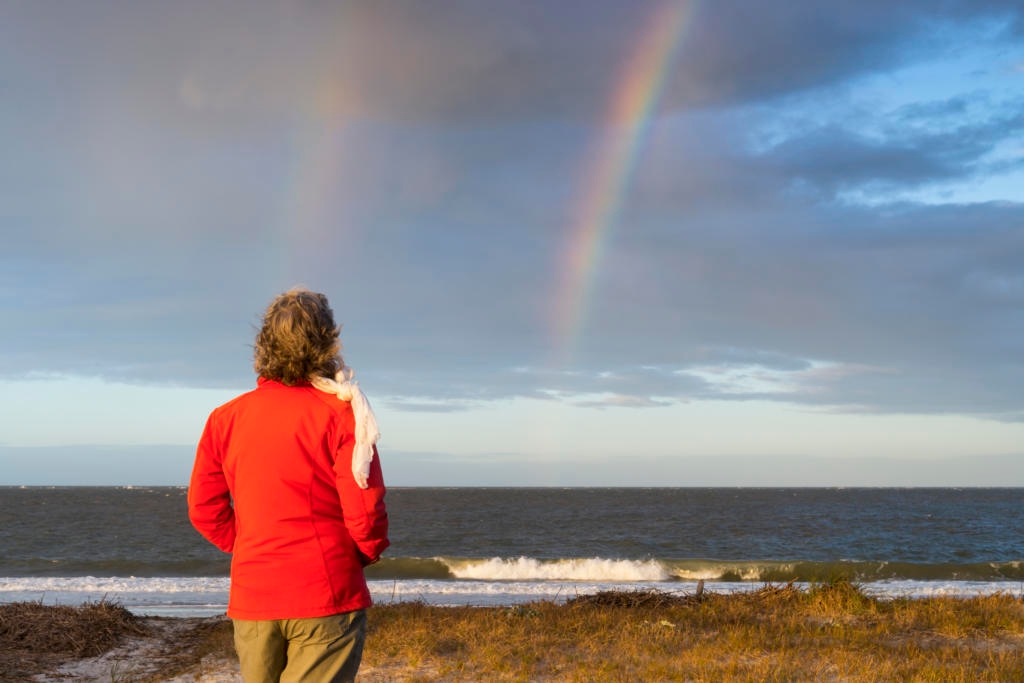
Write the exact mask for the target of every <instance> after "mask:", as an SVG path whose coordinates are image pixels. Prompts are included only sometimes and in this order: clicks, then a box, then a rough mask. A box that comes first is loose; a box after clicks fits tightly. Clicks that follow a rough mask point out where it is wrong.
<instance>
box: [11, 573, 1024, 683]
mask: <svg viewBox="0 0 1024 683" xmlns="http://www.w3.org/2000/svg"><path fill="white" fill-rule="evenodd" d="M83 609H84V608H83ZM29 618H39V617H38V616H33V615H29ZM0 623H3V622H0ZM369 623H370V626H369V633H368V636H367V642H366V650H365V653H364V656H363V667H362V670H361V673H360V676H359V680H360V681H370V682H378V681H403V682H421V681H422V682H426V681H439V680H442V681H602V682H603V681H880V680H905V681H1020V680H1024V601H1022V600H1021V598H1020V597H1019V596H1017V595H1011V594H1009V593H1003V594H997V595H989V596H977V597H967V598H952V597H938V598H916V599H894V600H878V599H875V598H872V597H870V596H868V595H866V594H865V593H864V592H863V591H862V590H861V589H860V588H859V587H858V586H856V585H855V584H852V583H850V582H848V581H844V580H837V581H831V582H828V583H823V584H819V585H814V586H811V587H810V588H805V589H804V588H798V587H795V586H793V585H766V586H763V587H761V588H760V589H759V590H753V591H750V592H746V593H734V594H727V595H726V594H716V593H710V592H709V593H703V594H700V595H696V594H682V593H678V594H673V593H665V592H658V591H638V592H609V593H598V594H596V595H587V596H579V597H577V598H574V599H571V600H568V601H566V602H561V603H555V602H536V603H530V604H525V605H518V606H514V607H436V606H431V605H427V604H424V603H421V602H412V603H409V602H404V603H395V604H385V605H378V606H376V607H374V608H373V609H372V610H371V612H370V622H369ZM201 625H202V632H201V633H199V632H196V633H195V634H194V637H192V638H191V639H190V640H189V644H188V645H187V646H186V647H181V648H179V649H178V657H177V659H175V661H174V662H173V663H169V664H168V668H165V670H163V671H161V672H160V673H159V674H155V675H152V676H150V677H147V678H146V680H150V681H157V680H167V678H169V677H170V676H171V675H172V674H173V675H178V674H180V673H181V672H183V671H187V670H189V668H190V667H195V666H198V665H199V662H200V661H205V662H209V661H210V659H211V658H213V659H214V660H217V659H219V660H222V661H231V660H232V659H233V657H234V654H233V652H232V642H231V625H230V622H228V621H227V620H215V621H212V622H211V621H210V620H201ZM3 633H4V632H3V631H0V637H2V638H7V636H6V635H2V634H3ZM126 633H127V632H126ZM104 642H107V641H104ZM7 646H8V643H7V641H6V640H0V649H6V648H7ZM76 651H81V650H76Z"/></svg>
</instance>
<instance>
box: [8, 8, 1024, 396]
mask: <svg viewBox="0 0 1024 683" xmlns="http://www.w3.org/2000/svg"><path fill="white" fill-rule="evenodd" d="M933 5H934V4H933V3H928V4H925V3H900V4H899V5H898V6H892V5H891V3H880V2H867V3H859V4H858V5H857V6H856V7H849V8H846V9H844V11H843V12H836V11H834V8H831V7H825V6H823V5H821V4H820V3H805V2H794V3H786V5H785V6H784V7H780V6H768V5H762V4H759V3H743V4H742V5H737V4H736V3H731V2H717V3H716V2H704V3H696V4H695V5H694V7H693V9H692V14H691V17H690V19H689V23H688V27H687V28H686V31H685V34H684V36H683V38H682V42H681V43H680V46H679V50H678V53H677V63H676V64H675V66H674V68H673V69H672V70H671V73H670V74H669V77H668V80H667V82H666V83H665V90H664V94H663V99H662V107H661V109H660V110H659V117H658V118H657V119H656V120H655V121H653V122H652V124H651V127H650V129H649V131H648V136H647V137H646V138H645V139H644V140H643V141H642V142H643V143H644V144H642V145H641V146H640V148H638V158H637V164H636V169H635V174H634V175H632V176H630V177H629V181H630V182H629V183H627V184H626V185H625V186H624V187H623V195H622V206H621V212H620V214H619V215H618V216H617V217H616V221H615V224H614V227H613V229H612V230H610V231H609V233H608V236H607V239H606V241H605V242H604V243H602V244H601V245H599V246H600V247H601V248H602V250H603V251H602V256H601V259H600V262H599V264H598V266H597V268H596V270H595V271H594V273H593V282H592V287H591V289H590V290H589V291H590V292H591V294H590V295H589V297H588V299H587V300H585V301H582V300H581V301H579V302H575V303H576V304H577V305H578V306H579V307H580V310H583V311H585V313H584V315H583V318H584V325H583V326H582V329H581V331H580V333H579V335H578V336H577V337H575V338H573V339H569V340H566V339H557V338H555V336H554V334H553V331H552V325H551V310H552V302H553V301H554V300H556V299H557V297H558V295H559V290H558V288H559V286H560V283H561V282H563V276H564V274H565V271H566V269H567V267H568V265H567V261H566V251H567V249H566V242H567V240H568V239H569V237H568V236H569V235H570V234H572V233H573V228H574V227H576V226H575V225H574V223H573V220H574V217H575V216H576V215H577V214H578V211H579V205H580V204H581V203H582V202H584V201H585V200H586V198H585V197H582V196H581V194H582V191H581V187H582V186H583V183H584V181H583V179H584V178H585V177H586V176H587V173H588V172H589V171H590V170H592V169H589V168H588V167H587V165H586V164H587V160H588V159H589V158H591V157H592V153H593V146H594V144H595V142H596V141H598V140H602V139H605V136H609V135H613V134H615V131H611V130H608V129H606V128H604V127H603V125H602V124H603V118H604V117H605V116H606V114H605V112H606V111H607V105H608V102H609V100H610V99H611V97H612V96H613V93H614V91H615V88H616V87H617V83H618V78H619V76H618V74H619V73H621V68H622V65H623V63H624V61H625V59H626V56H627V55H628V54H629V53H630V51H631V49H632V48H634V47H635V44H636V42H637V40H638V36H639V35H640V33H641V31H642V29H643V26H644V25H645V22H646V21H647V20H648V11H649V10H650V5H649V4H645V3H631V2H594V3H587V4H586V6H585V7H584V6H583V5H581V4H580V3H572V2H570V3H541V2H515V3H508V2H494V3H466V2H447V1H446V2H436V3H428V4H423V3H411V2H398V3H386V4H384V3H379V2H372V3H370V2H351V3H344V4H339V5H332V4H327V5H316V4H280V3H267V4H247V5H246V6H245V8H244V11H243V10H240V9H239V8H238V7H233V6H231V5H223V4H215V5H211V4H208V3H199V4H196V5H193V6H191V7H189V8H183V7H182V6H181V5H168V4H161V3H152V4H146V3H134V4H132V5H131V6H119V7H117V8H116V15H117V19H118V21H117V22H116V29H115V28H113V26H114V24H113V23H112V22H111V21H110V17H111V16H112V14H111V13H112V12H113V11H114V8H112V7H101V8H100V9H96V8H93V7H90V8H85V7H80V6H76V5H70V6H68V7H63V8H62V9H61V12H59V13H55V12H54V11H53V10H52V8H51V7H49V6H47V5H45V4H40V3H20V4H13V5H12V4H8V5H6V6H5V7H4V8H3V9H0V56H2V57H3V59H0V80H2V81H3V82H4V84H5V89H6V90H5V105H6V106H5V107H4V108H3V110H2V111H0V124H2V126H0V130H3V131H4V132H3V133H2V136H3V137H2V142H3V144H4V148H5V150H6V151H5V155H4V157H3V158H2V159H0V228H2V230H3V234H4V236H5V249H4V251H3V253H2V254H0V304H2V306H3V311H4V315H5V324H6V325H7V329H10V330H13V331H14V332H12V333H10V334H7V335H5V337H4V340H3V342H2V346H0V377H5V378H12V377H25V376H30V375H32V374H33V373H56V374H60V375H79V376H83V375H84V376H99V377H104V378H106V379H110V380H115V381H130V382H141V383H176V384H183V385H188V386H231V387H236V386H247V385H248V384H249V383H251V382H252V371H251V349H250V347H249V344H250V343H251V338H252V332H253V329H252V326H253V324H254V323H255V322H256V321H257V319H258V315H259V312H260V311H261V310H262V308H263V306H265V304H266V302H267V301H268V300H269V299H270V298H271V297H272V296H273V295H274V294H276V293H278V292H280V291H283V290H284V289H287V288H288V287H290V286H292V285H294V284H296V283H298V282H301V283H304V284H306V285H308V286H310V287H312V288H314V289H319V290H322V291H325V292H327V293H328V294H329V295H330V296H331V299H332V302H333V303H334V307H335V310H336V312H337V314H338V317H339V319H340V320H341V321H342V322H343V323H344V325H345V327H344V329H343V340H344V343H345V354H346V357H347V358H348V359H349V360H350V361H351V362H352V363H353V365H355V366H356V368H357V369H358V370H359V372H360V377H361V378H362V377H365V378H366V380H367V385H371V384H372V385H373V386H374V390H373V392H372V393H373V395H375V396H376V395H379V396H386V397H389V399H390V400H391V401H393V403H392V405H393V406H394V407H396V408H397V409H403V410H420V411H422V410H432V411H451V410H459V409H462V408H464V407H466V406H473V405H479V403H481V402H485V401H496V400H503V399H509V398H515V397H526V398H531V399H536V400H549V401H551V400H561V401H567V402H573V403H577V404H586V405H593V406H607V405H612V404H617V405H632V406H637V407H645V406H646V407H656V406H659V405H664V404H665V403H666V402H673V401H687V400H699V399H720V400H751V399H753V398H763V399H768V400H781V401H789V402H796V403H803V404H807V405H813V406H823V407H827V406H836V405H839V406H843V407H844V408H845V409H858V410H872V411H883V412H899V411H924V412H942V411H963V412H969V413H972V414H988V415H1002V416H1007V415H1010V416H1012V415H1017V414H1019V413H1020V411H1021V408H1022V406H1021V396H1020V391H1019V388H1018V387H1019V386H1021V382H1022V380H1024V377H1021V374H1022V372H1024V371H1022V368H1021V366H1020V362H1019V358H1020V357H1021V356H1020V353H1021V346H1020V344H1021V342H1020V335H1019V331H1020V329H1021V324H1022V321H1021V306H1020V303H1021V296H1022V294H1021V283H1020V277H1019V273H1020V272H1024V236H1022V233H1021V229H1020V227H1019V226H1021V225H1024V220H1022V219H1024V215H1022V212H1024V209H1022V207H1021V205H1020V204H1019V203H1015V201H1019V199H1020V198H1019V197H1016V196H1012V197H1006V198H1005V199H1007V200H1009V201H1006V202H1003V203H995V202H993V203H984V204H976V205H947V206H942V207H929V206H922V205H918V204H911V203H901V202H898V201H895V200H894V199H893V197H892V196H891V195H893V194H898V192H900V191H904V190H909V189H919V188H924V187H931V186H934V185H936V184H942V183H949V182H962V181H967V180H971V179H976V178H979V177H986V176H988V175H991V174H994V173H997V172H1000V173H1001V172H1010V171H1012V170H1013V169H1014V168H1016V167H1014V166H1013V164H1012V163H1011V162H1008V161H1006V160H1005V159H1004V160H1003V161H999V160H998V159H995V158H993V156H994V153H993V150H996V149H998V148H999V146H1000V145H1005V144H1008V141H1009V142H1012V141H1013V140H1016V139H1018V138H1019V136H1020V134H1021V130H1022V128H1024V119H1022V117H1021V116H1020V114H1019V113H1017V112H1019V111H1020V104H1021V103H1020V102H1019V101H1010V100H1000V99H999V98H998V97H997V96H996V95H993V94H992V93H991V92H987V91H983V92H976V91H972V92H970V93H959V94H957V95H954V96H950V97H944V96H937V97H931V96H929V97H927V98H925V97H922V98H920V101H918V102H916V103H914V104H910V105H901V106H895V105H894V106H886V107H879V108H876V109H870V108H869V107H867V106H866V105H864V104H863V103H857V102H855V101H854V98H852V96H850V97H848V98H847V99H840V100H838V101H837V102H832V103H831V104H829V102H830V100H829V99H828V98H830V97H832V96H833V95H835V94H836V93H837V92H848V91H849V89H850V88H853V87H854V86H855V85H856V83H857V82H858V79H863V78H865V77H866V76H869V75H872V74H879V73H886V72H887V71H888V70H892V69H895V68H898V67H901V66H905V65H908V64H913V63H915V62H916V61H918V60H923V59H926V58H929V57H930V56H934V55H936V54H938V55H941V54H945V51H946V50H947V49H948V48H947V47H945V46H946V43H944V42H943V40H939V38H940V37H950V35H953V34H955V35H954V36H953V37H955V38H956V39H957V40H956V41H953V42H954V43H956V44H957V45H961V44H966V43H969V42H970V40H972V39H973V38H974V37H976V33H975V32H974V28H973V27H975V26H978V25H985V26H989V25H997V26H998V30H997V31H996V32H995V38H994V40H995V41H996V42H998V41H999V40H1003V41H1011V40H1013V39H1014V37H1015V36H1018V35H1019V32H1020V29H1021V24H1020V22H1019V20H1015V19H1014V16H1016V15H1014V14H1013V11H1014V10H1015V8H1014V6H1013V5H1007V4H1002V3H996V2H993V3H946V4H943V6H942V7H941V8H935V7H934V6H933ZM581 8H582V9H581ZM186 10H187V11H186ZM880 17H884V21H880ZM156 29H159V30H156ZM851 103H853V104H857V106H856V107H854V106H850V107H847V106H846V105H847V104H851ZM816 107H817V108H820V109H821V111H820V112H815V111H812V113H813V114H814V116H810V115H809V114H808V111H809V110H814V109H815V108H816ZM822 119H824V120H822ZM1000 163H1002V164H1004V165H1003V166H1000V165H999V164H1000ZM856 192H863V193H867V194H870V195H871V196H872V198H873V199H875V200H876V202H875V204H874V205H871V206H867V205H864V204H859V205H858V204H857V203H856V202H852V201H839V200H843V199H844V198H846V195H847V194H849V193H856ZM844 193H846V194H844ZM887 193H888V194H887ZM515 368H519V370H515Z"/></svg>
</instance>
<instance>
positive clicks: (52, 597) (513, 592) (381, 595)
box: [0, 563, 1024, 617]
mask: <svg viewBox="0 0 1024 683" xmlns="http://www.w3.org/2000/svg"><path fill="white" fill-rule="evenodd" d="M640 564H642V563H640ZM587 575H588V576H593V575H594V574H593V573H590V574H587ZM369 585H370V592H371V594H372V595H373V599H374V602H376V603H378V604H388V603H391V602H409V601H413V600H422V601H423V602H426V603H427V604H430V605H438V606H455V605H488V606H510V605H517V604H522V603H526V602H533V601H538V600H550V601H555V602H558V601H564V600H568V599H571V598H574V597H576V596H578V595H588V594H592V593H596V592H599V591H606V590H620V591H634V590H642V589H651V588H653V589H656V590H661V591H665V592H670V593H675V594H692V593H693V592H695V591H696V589H697V583H696V581H678V580H676V581H672V580H669V581H665V580H650V579H645V578H641V579H622V580H603V581H599V580H594V579H592V578H588V579H551V580H540V579H539V578H538V577H534V578H532V579H523V578H519V579H512V580H508V579H488V580H477V579H459V580H451V579H447V580H439V579H397V580H388V579H378V580H373V581H370V582H369ZM763 585H764V584H763V583H760V582H757V581H705V590H707V591H710V592H714V593H723V594H729V593H739V592H744V591H753V590H758V589H760V588H761V587H762V586H763ZM796 585H797V586H798V587H800V588H806V587H807V584H802V583H797V584H796ZM861 586H862V588H863V590H864V591H865V593H867V594H869V595H872V596H875V597H878V598H882V599H887V598H900V597H907V598H927V597H938V596H951V597H971V596H975V595H991V594H993V593H1010V594H1013V595H1017V596H1020V595H1022V594H1024V584H1021V583H1020V582H1015V581H911V580H898V581H876V582H871V583H864V584H861ZM103 599H106V600H111V601H117V602H119V603H120V604H122V605H124V606H125V607H126V608H128V609H129V610H131V611H133V612H135V613H137V614H143V615H157V616H180V617H185V616H210V615H214V614H223V613H224V611H225V609H226V608H227V601H228V579H227V578H226V577H157V578H135V577H128V578H122V577H92V576H82V577H45V578H0V603H2V602H18V601H37V602H40V601H41V602H43V603H45V604H62V605H76V604H81V603H83V602H88V601H97V600H103Z"/></svg>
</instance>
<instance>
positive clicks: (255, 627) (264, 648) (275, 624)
mask: <svg viewBox="0 0 1024 683" xmlns="http://www.w3.org/2000/svg"><path fill="white" fill-rule="evenodd" d="M233 621H234V624H235V650H236V651H237V652H238V661H239V663H240V664H241V666H242V678H243V679H244V680H245V683H300V682H303V683H305V682H310V683H312V682H314V681H315V682H316V683H319V682H320V681H323V682H324V683H328V682H330V683H342V682H346V681H354V680H355V679H356V672H357V671H358V670H359V662H360V660H361V659H362V658H363V641H364V640H365V639H366V610H356V611H355V612H346V613H345V614H335V615H332V616H329V617H315V618H310V619H276V620H267V621H246V620H244V619H234V620H233Z"/></svg>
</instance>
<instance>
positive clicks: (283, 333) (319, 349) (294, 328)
mask: <svg viewBox="0 0 1024 683" xmlns="http://www.w3.org/2000/svg"><path fill="white" fill-rule="evenodd" d="M338 331H339V328H338V326H337V325H336V324H335V323H334V312H333V311H331V307H330V305H329V304H328V303H327V297H326V296H324V295H323V294H318V293H316V292H311V291H309V290H308V289H303V288H300V287H296V288H293V289H290V290H288V291H287V292H285V293H284V294H282V295H280V296H278V297H277V298H276V299H274V300H273V301H271V302H270V305H269V306H267V311H266V313H264V314H263V324H262V326H261V327H260V331H259V333H257V335H256V345H255V352H254V354H253V355H254V358H255V362H254V364H253V365H254V367H255V369H256V374H258V375H259V376H260V377H264V378H266V379H275V380H278V381H280V382H281V383H283V384H287V385H289V386H291V385H293V384H295V383H296V382H299V381H302V380H306V379H309V378H310V377H314V376H322V377H334V374H335V373H336V372H337V371H338V370H339V368H340V367H341V356H340V355H339V352H340V351H341V344H340V343H339V342H338Z"/></svg>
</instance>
